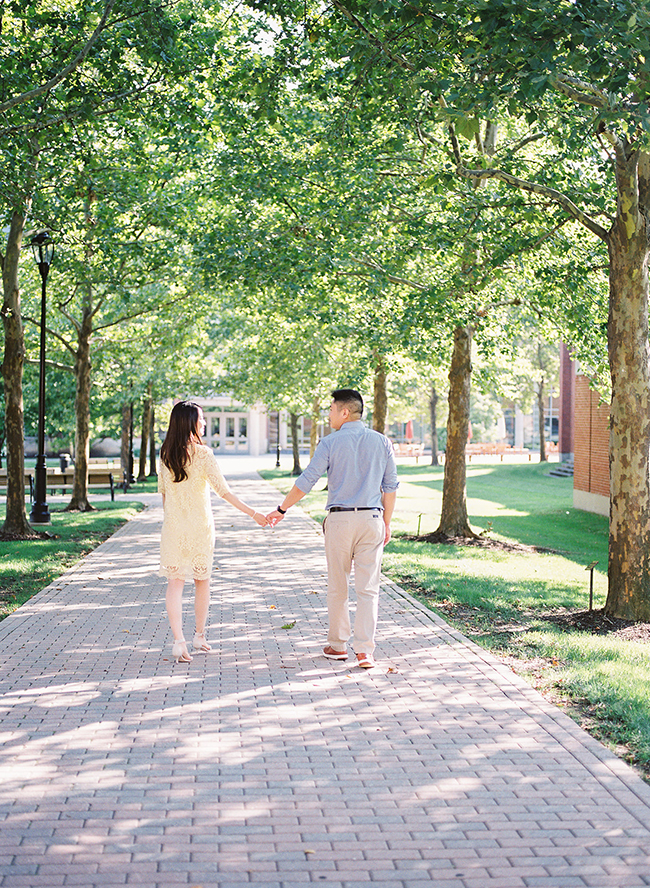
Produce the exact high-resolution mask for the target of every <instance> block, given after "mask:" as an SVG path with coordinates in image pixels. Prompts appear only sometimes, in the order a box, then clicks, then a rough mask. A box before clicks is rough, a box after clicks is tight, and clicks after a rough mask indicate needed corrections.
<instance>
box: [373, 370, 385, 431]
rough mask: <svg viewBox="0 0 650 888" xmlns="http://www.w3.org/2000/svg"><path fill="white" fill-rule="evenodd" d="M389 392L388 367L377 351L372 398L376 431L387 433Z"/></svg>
mask: <svg viewBox="0 0 650 888" xmlns="http://www.w3.org/2000/svg"><path fill="white" fill-rule="evenodd" d="M387 413H388V394H387V391H386V367H385V365H384V360H383V358H380V357H379V356H378V355H377V353H376V352H375V379H374V386H373V400H372V427H373V429H374V430H375V431H376V432H381V433H382V435H384V434H385V433H386V415H387Z"/></svg>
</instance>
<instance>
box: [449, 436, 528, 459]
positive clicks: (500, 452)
mask: <svg viewBox="0 0 650 888" xmlns="http://www.w3.org/2000/svg"><path fill="white" fill-rule="evenodd" d="M465 456H466V457H467V462H471V461H472V457H473V456H499V457H501V462H503V457H504V456H527V457H528V462H530V461H531V459H532V454H531V452H530V450H528V449H527V448H526V447H511V446H510V445H509V444H501V443H496V442H494V441H493V442H490V441H486V442H480V443H476V444H467V445H466V447H465Z"/></svg>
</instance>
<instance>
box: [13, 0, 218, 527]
mask: <svg viewBox="0 0 650 888" xmlns="http://www.w3.org/2000/svg"><path fill="white" fill-rule="evenodd" d="M195 12H196V10H195V9H194V4H191V3H187V4H186V3H184V2H179V3H175V4H173V5H172V6H170V7H160V6H159V5H158V4H157V3H155V2H151V3H150V2H148V0H145V2H142V0H102V2H100V0H95V2H93V0H91V2H88V3H87V2H81V0H72V2H71V3H69V4H67V5H66V7H65V9H62V8H60V7H59V6H57V5H54V6H48V7H47V8H46V7H44V6H43V4H41V3H40V2H37V0H26V2H25V3H21V4H17V3H14V4H11V5H9V6H7V5H6V4H5V6H4V7H3V10H2V30H1V32H0V53H1V54H2V58H3V64H2V67H1V69H0V87H1V89H0V95H2V97H3V100H2V102H0V142H1V144H2V149H1V150H0V172H1V175H0V182H1V183H2V185H1V186H0V201H1V202H2V204H3V205H4V206H5V208H6V213H7V215H8V217H9V219H10V220H11V221H10V225H9V230H8V236H7V244H6V248H5V251H4V254H3V255H1V256H0V260H1V264H2V275H3V309H2V317H3V324H4V331H5V351H4V360H3V365H2V370H3V380H4V387H5V403H6V418H7V433H8V441H7V444H8V472H9V480H8V486H7V514H6V519H5V524H4V532H5V533H6V534H7V535H9V536H21V535H29V534H30V533H31V529H30V527H29V525H28V523H27V519H26V515H25V505H24V484H23V468H24V444H23V431H22V430H23V401H22V374H23V362H24V352H25V347H24V334H23V325H22V316H21V300H20V289H19V283H18V281H19V274H18V269H19V259H20V250H21V245H22V240H23V234H24V230H25V224H26V219H27V218H28V216H29V215H30V214H31V215H32V217H33V219H34V223H35V224H36V225H40V226H41V227H49V226H50V222H51V221H52V212H51V207H50V206H49V203H48V196H49V191H48V188H51V187H52V186H53V183H55V182H56V181H57V177H58V171H59V170H60V169H65V168H66V165H67V162H68V161H69V159H70V156H71V155H74V153H75V152H76V150H77V148H78V137H79V135H80V134H82V133H83V132H84V127H85V126H86V125H87V124H88V122H89V121H92V120H98V119H99V118H101V119H102V120H103V123H104V127H105V129H106V131H107V132H110V127H109V126H108V121H109V120H111V119H112V118H114V117H115V115H122V117H124V115H132V116H133V117H137V115H138V113H139V114H140V116H141V118H142V119H146V120H147V121H148V122H150V123H151V122H153V120H154V119H156V120H158V121H161V120H166V121H167V126H168V132H169V133H172V132H173V131H174V129H176V130H178V127H179V122H180V121H184V122H187V121H189V120H190V119H191V118H192V117H194V118H195V119H196V114H195V113H194V112H195V109H196V103H195V101H194V100H195V98H196V97H197V95H199V94H200V92H201V89H200V84H201V82H202V81H205V80H207V79H209V75H208V74H206V70H207V71H208V72H209V70H210V68H211V67H212V64H211V61H208V62H207V64H206V56H205V45H206V44H205V38H206V37H208V43H209V36H210V34H214V30H213V24H214V22H213V19H212V17H211V16H209V15H208V14H206V16H204V18H203V19H202V20H199V19H197V17H196V15H195ZM213 43H214V41H213ZM181 75H182V83H183V89H181V88H180V87H179V82H180V77H181ZM35 84H36V85H35ZM172 120H173V123H172ZM82 141H83V140H82ZM64 161H65V162H64ZM46 184H47V187H46Z"/></svg>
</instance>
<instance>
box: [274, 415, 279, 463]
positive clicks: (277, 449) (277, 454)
mask: <svg viewBox="0 0 650 888" xmlns="http://www.w3.org/2000/svg"><path fill="white" fill-rule="evenodd" d="M275 467H276V469H279V468H280V411H279V410H278V438H277V443H276V447H275Z"/></svg>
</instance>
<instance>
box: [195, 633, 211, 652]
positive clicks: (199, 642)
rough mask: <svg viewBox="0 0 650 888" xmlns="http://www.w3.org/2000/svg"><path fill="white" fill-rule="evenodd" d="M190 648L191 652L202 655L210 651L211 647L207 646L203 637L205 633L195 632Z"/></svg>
mask: <svg viewBox="0 0 650 888" xmlns="http://www.w3.org/2000/svg"><path fill="white" fill-rule="evenodd" d="M192 648H193V650H195V651H199V652H202V653H204V654H207V652H208V651H211V650H212V646H211V645H209V644H208V640H207V638H206V637H205V632H196V633H195V634H194V641H193V642H192Z"/></svg>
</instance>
